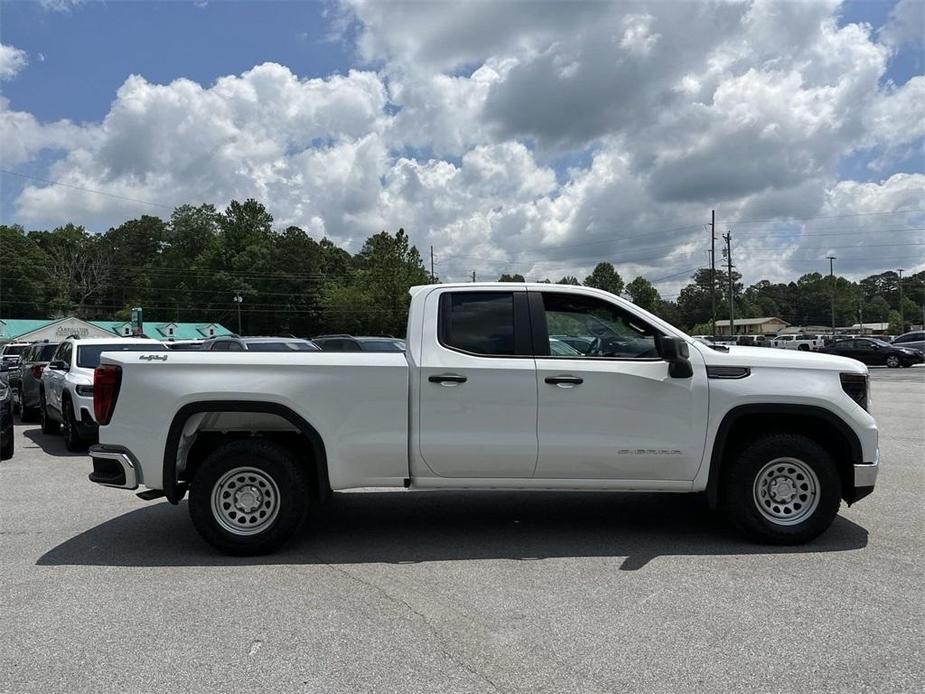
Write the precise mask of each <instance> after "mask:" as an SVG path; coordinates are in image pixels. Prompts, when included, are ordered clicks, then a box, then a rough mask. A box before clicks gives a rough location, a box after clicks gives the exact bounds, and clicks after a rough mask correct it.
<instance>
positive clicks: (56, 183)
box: [0, 169, 176, 212]
mask: <svg viewBox="0 0 925 694" xmlns="http://www.w3.org/2000/svg"><path fill="white" fill-rule="evenodd" d="M0 173H4V174H6V175H7V176H16V177H18V178H26V179H29V180H30V181H38V182H39V183H45V184H46V185H50V186H61V187H62V188H70V189H71V190H79V191H82V192H84V193H94V194H96V195H105V196H106V197H107V198H115V199H117V200H125V201H127V202H137V203H138V204H140V205H150V206H151V207H160V208H162V209H165V210H170V211H171V212H173V211H174V210H175V209H176V206H171V205H164V204H162V203H159V202H150V201H148V200H139V199H138V198H129V197H126V196H125V195H116V194H115V193H107V192H105V191H102V190H94V189H92V188H84V187H83V186H75V185H73V184H70V183H62V182H61V181H50V180H48V179H47V178H39V177H38V176H29V175H27V174H22V173H17V172H15V171H8V170H6V169H0Z"/></svg>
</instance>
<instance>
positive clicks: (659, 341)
mask: <svg viewBox="0 0 925 694" xmlns="http://www.w3.org/2000/svg"><path fill="white" fill-rule="evenodd" d="M655 349H656V350H657V351H658V356H660V357H661V358H662V359H664V360H665V361H667V362H668V375H669V376H671V377H672V378H690V377H691V376H693V375H694V367H692V366H691V362H690V356H691V353H690V350H689V349H688V347H687V342H685V341H684V340H683V339H681V338H680V337H668V336H667V335H656V337H655Z"/></svg>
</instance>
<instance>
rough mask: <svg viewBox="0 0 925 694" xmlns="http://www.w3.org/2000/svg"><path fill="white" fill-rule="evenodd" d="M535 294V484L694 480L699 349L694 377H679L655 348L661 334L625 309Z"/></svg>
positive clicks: (702, 376)
mask: <svg viewBox="0 0 925 694" xmlns="http://www.w3.org/2000/svg"><path fill="white" fill-rule="evenodd" d="M529 294H530V306H531V318H532V319H533V325H534V330H535V331H536V333H535V336H534V342H535V343H536V344H537V347H536V352H537V354H536V364H537V388H538V389H539V401H538V417H537V422H538V426H537V435H538V439H539V456H538V462H537V469H536V475H535V477H536V478H539V479H563V478H565V479H614V480H639V481H651V480H659V481H665V480H676V481H690V480H693V479H694V477H695V475H696V473H697V469H698V468H699V467H700V464H701V460H702V458H703V451H704V445H705V444H704V439H705V433H706V429H707V411H708V399H707V381H706V370H705V367H704V366H703V363H702V361H700V362H699V363H698V362H697V360H699V354H698V353H697V352H695V350H691V359H692V364H693V366H694V375H693V377H692V378H672V377H670V376H669V374H668V364H667V363H666V362H665V361H663V360H662V359H660V358H659V356H658V353H657V351H656V347H655V335H656V334H657V333H658V330H657V329H656V328H654V327H652V326H650V325H648V324H647V323H646V322H645V321H644V320H642V319H641V318H639V317H638V316H636V315H635V314H634V313H632V312H630V311H628V310H627V309H624V308H623V307H621V306H619V305H618V304H617V303H615V302H614V303H611V302H609V301H606V300H604V299H603V298H601V297H599V296H594V295H590V294H582V293H578V292H575V291H574V290H567V291H557V290H555V289H550V290H549V291H542V292H537V291H534V290H531V291H530V292H529ZM582 345H586V346H585V347H584V348H582ZM566 347H569V348H566Z"/></svg>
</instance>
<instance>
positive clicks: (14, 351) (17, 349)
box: [3, 345, 29, 358]
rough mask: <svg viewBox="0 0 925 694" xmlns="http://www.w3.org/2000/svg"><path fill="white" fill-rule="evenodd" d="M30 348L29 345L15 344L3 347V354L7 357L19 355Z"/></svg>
mask: <svg viewBox="0 0 925 694" xmlns="http://www.w3.org/2000/svg"><path fill="white" fill-rule="evenodd" d="M27 349H29V345H14V346H11V347H5V348H4V349H3V356H4V358H6V357H18V356H20V355H21V354H22V353H23V352H25V351H26V350H27Z"/></svg>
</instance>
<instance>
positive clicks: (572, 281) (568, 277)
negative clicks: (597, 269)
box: [556, 275, 581, 287]
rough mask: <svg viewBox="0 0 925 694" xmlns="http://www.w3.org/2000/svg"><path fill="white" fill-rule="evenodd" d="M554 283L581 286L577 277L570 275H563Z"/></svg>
mask: <svg viewBox="0 0 925 694" xmlns="http://www.w3.org/2000/svg"><path fill="white" fill-rule="evenodd" d="M556 284H570V285H572V286H575V287H580V286H581V282H579V281H578V278H577V277H574V276H572V275H566V276H565V277H563V278H561V279H560V280H559V281H558V282H556Z"/></svg>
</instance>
